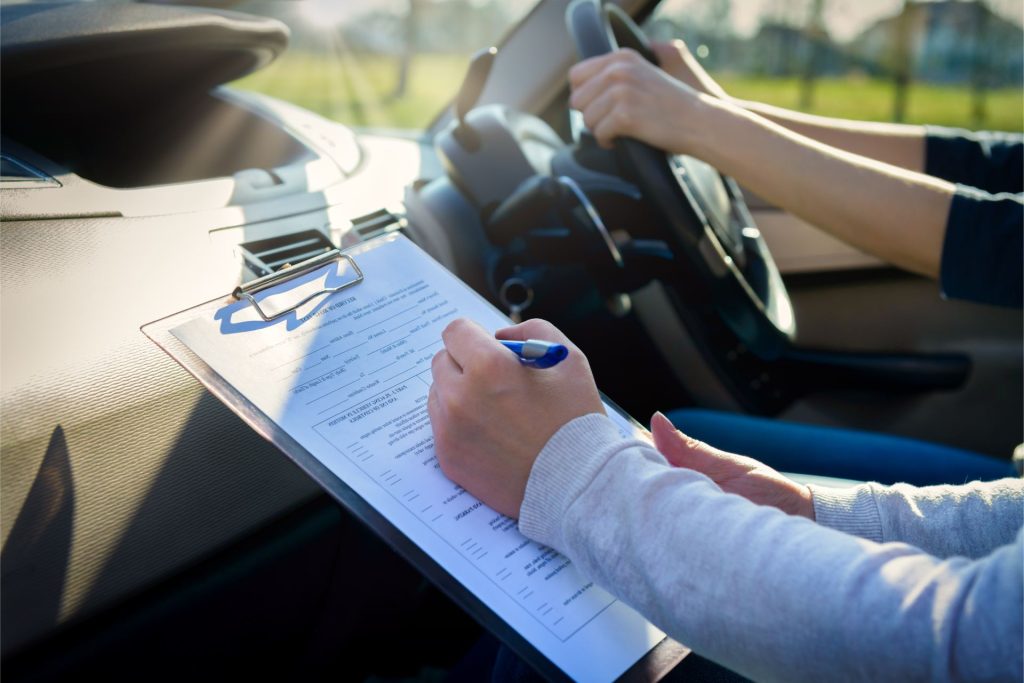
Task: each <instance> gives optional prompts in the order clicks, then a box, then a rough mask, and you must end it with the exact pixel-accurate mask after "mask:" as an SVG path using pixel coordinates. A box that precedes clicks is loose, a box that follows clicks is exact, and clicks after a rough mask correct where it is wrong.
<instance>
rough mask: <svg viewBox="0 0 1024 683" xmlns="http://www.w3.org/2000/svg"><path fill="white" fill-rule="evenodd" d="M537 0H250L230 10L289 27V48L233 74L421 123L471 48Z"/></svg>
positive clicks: (311, 104) (261, 88) (486, 42)
mask: <svg viewBox="0 0 1024 683" xmlns="http://www.w3.org/2000/svg"><path fill="white" fill-rule="evenodd" d="M536 1H537V0H344V1H342V0H298V1H295V0H281V1H277V2H266V1H263V2H261V1H249V2H241V3H238V4H237V5H234V6H233V7H232V9H233V10H237V11H240V12H247V13H250V14H259V15H262V16H269V17H274V18H275V19H279V20H280V21H283V22H284V23H285V24H287V25H288V27H289V28H290V29H291V42H290V45H289V48H288V51H287V52H286V53H285V54H284V55H283V56H281V57H280V58H278V60H277V61H276V62H274V63H273V64H271V65H270V66H268V67H266V68H265V69H263V70H262V71H259V72H257V73H255V74H252V75H250V76H247V77H246V78H243V79H241V80H239V81H236V82H235V83H233V84H232V85H233V87H236V88H240V89H243V90H253V91H257V92H261V93H265V94H267V95H272V96H274V97H278V98H281V99H283V100H287V101H288V102H292V103H293V104H296V105H299V106H301V107H305V108H306V109H310V110H312V111H315V112H317V113H319V114H321V115H323V116H325V117H327V118H330V119H334V120H336V121H340V122H342V123H345V124H347V125H350V126H359V127H373V128H404V129H422V128H424V127H425V126H426V125H427V124H429V123H430V122H431V121H432V120H433V118H434V117H435V116H437V114H438V113H439V112H440V111H441V109H442V108H443V107H444V106H445V105H447V104H448V102H449V101H450V100H451V99H452V97H453V96H454V95H455V92H456V90H458V87H459V84H460V83H461V82H462V78H463V76H464V75H465V73H466V67H467V65H468V63H469V58H470V56H471V55H472V54H473V53H474V52H476V51H477V50H479V49H481V48H483V47H487V46H490V45H494V44H496V43H497V42H498V41H499V40H500V39H501V38H502V36H503V35H504V34H505V33H506V32H507V31H508V30H509V29H510V28H511V27H512V26H513V25H514V24H515V23H516V22H517V21H519V19H521V18H522V17H523V16H525V14H526V13H527V12H528V11H529V10H530V8H531V7H532V6H533V5H535V4H536Z"/></svg>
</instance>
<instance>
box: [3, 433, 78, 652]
mask: <svg viewBox="0 0 1024 683" xmlns="http://www.w3.org/2000/svg"><path fill="white" fill-rule="evenodd" d="M74 516H75V491H74V484H73V481H72V476H71V462H70V460H69V457H68V445H67V441H66V439H65V438H64V429H63V428H62V427H61V426H60V425H57V427H56V428H54V430H53V433H52V434H51V436H50V442H49V444H48V445H47V447H46V454H45V455H44V456H43V461H42V463H41V464H40V465H39V471H38V472H37V473H36V478H35V481H34V482H33V483H32V488H31V489H29V492H28V497H27V498H26V499H25V504H24V505H23V506H22V507H21V511H20V512H19V513H18V517H17V519H15V520H14V526H13V527H12V528H11V533H10V535H9V536H8V537H7V542H6V543H5V544H4V547H3V550H2V551H0V567H2V570H0V592H2V593H3V601H2V602H0V630H2V631H3V635H4V637H3V653H4V654H6V653H8V652H10V651H11V650H13V649H14V648H16V647H18V646H19V645H20V644H21V639H22V638H21V637H20V636H19V634H27V633H39V632H41V631H43V630H44V629H48V628H52V627H53V626H54V625H56V623H57V618H58V616H59V615H60V604H61V597H62V596H63V595H64V583H65V581H66V580H67V570H68V560H69V558H70V555H71V533H72V523H73V521H74Z"/></svg>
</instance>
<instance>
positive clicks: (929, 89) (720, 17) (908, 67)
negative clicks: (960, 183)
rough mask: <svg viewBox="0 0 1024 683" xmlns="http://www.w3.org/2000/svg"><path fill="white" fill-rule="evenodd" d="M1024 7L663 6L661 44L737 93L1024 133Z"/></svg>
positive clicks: (700, 2) (841, 2) (650, 29)
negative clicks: (685, 51) (680, 45)
mask: <svg viewBox="0 0 1024 683" xmlns="http://www.w3.org/2000/svg"><path fill="white" fill-rule="evenodd" d="M1022 25H1024V4H1022V3H1021V1H1020V0H972V1H971V2H961V1H959V0H934V1H930V2H920V1H917V0H913V1H912V0H786V1H785V2H782V1H775V0H664V2H662V3H661V4H659V5H658V7H657V9H656V10H655V11H654V13H653V14H652V15H651V17H650V18H649V19H648V20H647V22H646V24H645V29H646V31H647V33H648V35H650V36H651V37H653V38H655V39H658V40H668V39H671V38H674V37H680V38H683V40H685V41H686V42H687V44H688V45H689V46H690V49H691V50H692V51H693V53H694V55H695V56H696V57H697V59H699V60H700V61H701V62H702V63H703V65H704V67H705V68H706V69H707V70H708V71H709V72H710V73H711V74H712V76H714V78H715V79H716V80H717V81H718V82H719V83H720V84H721V85H722V87H724V88H725V90H726V92H728V93H729V94H730V95H734V96H736V97H739V98H741V99H751V100H756V101H758V102H764V103H767V104H774V105H779V106H782V107H785V108H787V109H798V110H801V111H805V112H809V113H813V114H821V115H824V116H835V117H841V118H850V119H862V120H873V121H902V122H906V123H931V124H939V125H946V126H957V127H963V128H974V129H980V128H986V129H995V130H1020V128H1021V121H1022V120H1024V90H1022V88H1021V83H1022V82H1024V50H1022V45H1024V31H1022Z"/></svg>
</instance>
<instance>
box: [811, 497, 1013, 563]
mask: <svg viewBox="0 0 1024 683" xmlns="http://www.w3.org/2000/svg"><path fill="white" fill-rule="evenodd" d="M811 492H812V494H813V496H814V513H815V516H816V518H817V521H818V523H819V524H822V525H824V526H828V527H831V528H833V529H838V530H840V531H845V532H847V533H849V534H853V535H855V536H860V537H861V538H867V539H870V540H872V541H877V542H879V543H887V542H889V541H902V542H904V543H909V544H910V545H913V546H917V547H918V548H921V549H922V550H924V551H925V552H928V553H930V554H932V555H935V556H936V557H953V556H954V555H963V556H964V557H972V558H978V557H983V556H984V555H987V554H988V553H990V552H992V551H993V550H995V549H996V548H998V547H999V546H1002V545H1005V544H1007V543H1012V542H1013V539H1014V537H1015V536H1016V535H1017V532H1018V531H1019V530H1020V528H1021V526H1024V481H1022V480H1021V479H999V480H997V481H986V482H981V481H976V482H972V483H970V484H964V485H962V486H923V487H915V486H909V485H907V484H896V485H895V486H883V485H881V484H877V483H874V482H872V483H867V484H861V485H860V486H854V487H851V488H848V489H835V488H828V487H824V486H815V485H812V486H811Z"/></svg>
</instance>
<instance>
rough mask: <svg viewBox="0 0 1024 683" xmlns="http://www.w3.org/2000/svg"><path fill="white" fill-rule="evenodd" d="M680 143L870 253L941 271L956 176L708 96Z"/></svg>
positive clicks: (913, 267)
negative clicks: (833, 143) (816, 136)
mask: <svg viewBox="0 0 1024 683" xmlns="http://www.w3.org/2000/svg"><path fill="white" fill-rule="evenodd" d="M693 114H694V117H695V120H693V121H691V122H690V123H689V124H688V125H686V126H684V127H681V129H680V133H679V134H680V136H681V140H680V148H682V149H687V150H689V151H691V152H692V153H693V154H694V156H697V157H699V158H701V159H703V160H705V161H707V162H708V163H710V164H711V165H713V166H715V167H716V168H718V169H719V170H720V171H722V172H723V173H726V174H727V175H731V176H734V177H735V178H736V179H737V180H739V182H740V183H742V184H743V185H745V186H747V187H749V188H750V189H751V190H753V191H754V192H756V193H757V194H758V195H760V196H762V197H764V198H765V199H767V200H768V201H770V202H772V203H774V204H776V205H777V206H780V207H781V208H784V209H786V210H787V211H789V212H790V213H793V214H794V215H796V216H798V217H800V218H802V219H804V220H806V221H808V222H809V223H812V224H814V225H816V226H818V227H819V228H821V229H822V230H825V231H826V232H829V233H831V234H832V235H834V236H835V237H837V238H838V239H841V240H843V241H844V242H847V243H848V244H851V245H853V246H854V247H857V248H859V249H861V250H863V251H865V252H868V253H871V254H874V255H876V256H878V257H879V258H881V259H883V260H885V261H888V262H890V263H893V264H895V265H898V266H900V267H903V268H905V269H907V270H911V271H914V272H917V273H921V274H924V275H928V276H930V277H937V275H938V272H939V264H940V258H941V255H942V245H943V237H944V235H945V226H946V219H947V217H948V214H949V206H950V202H951V201H952V197H953V194H954V192H955V186H954V185H953V184H951V183H948V182H945V181H942V180H938V179H936V178H931V177H929V176H926V175H923V174H919V173H913V172H910V171H907V170H905V169H901V168H897V167H895V166H892V165H889V164H885V163H882V162H879V161H875V160H873V159H868V158H867V157H862V156H859V155H856V154H852V153H850V152H846V151H843V150H840V149H836V148H834V147H829V146H828V145H825V144H822V143H820V142H817V141H815V140H812V139H810V138H807V137H804V136H802V135H799V134H797V133H794V132H793V131H790V130H788V129H786V128H784V127H782V126H780V125H778V124H776V123H773V122H771V121H769V120H767V119H765V118H762V117H760V116H757V115H755V114H752V113H750V112H747V111H745V110H743V109H740V108H739V107H736V106H734V105H731V104H729V103H726V102H722V101H719V100H716V99H714V98H710V97H707V96H704V97H702V98H701V102H700V105H699V106H696V107H694V110H693Z"/></svg>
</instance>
